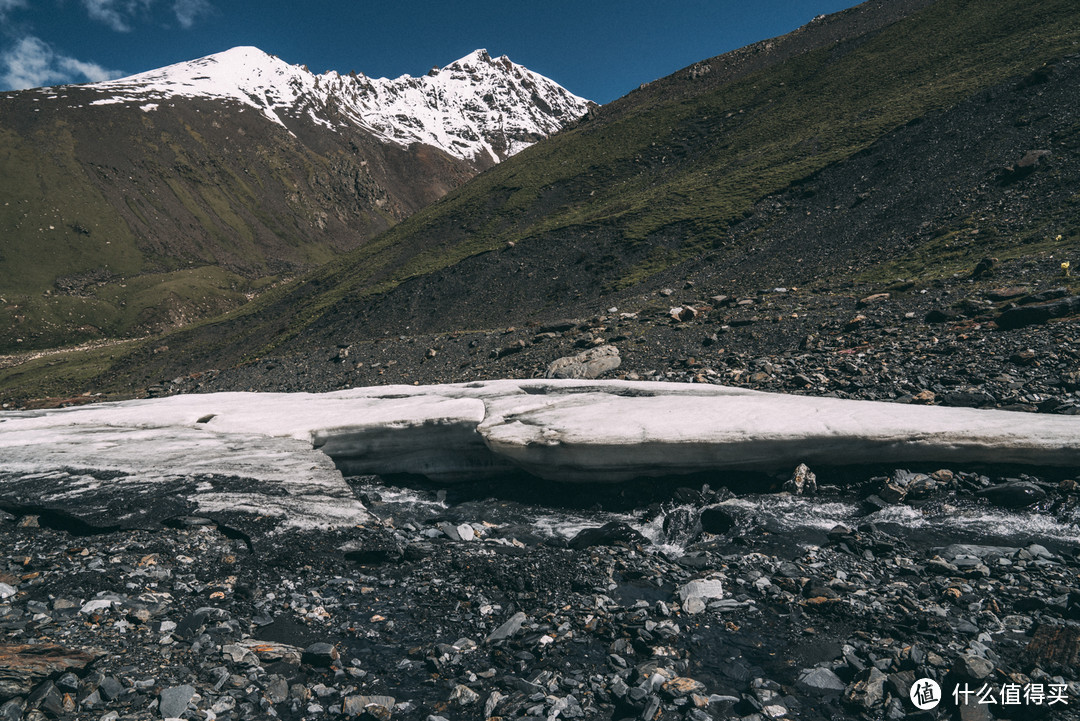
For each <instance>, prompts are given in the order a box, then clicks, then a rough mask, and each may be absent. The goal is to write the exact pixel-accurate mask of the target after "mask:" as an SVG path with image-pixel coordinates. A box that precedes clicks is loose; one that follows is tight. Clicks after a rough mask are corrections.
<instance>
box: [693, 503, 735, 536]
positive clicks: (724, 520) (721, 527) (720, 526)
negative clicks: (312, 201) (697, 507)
mask: <svg viewBox="0 0 1080 721" xmlns="http://www.w3.org/2000/svg"><path fill="white" fill-rule="evenodd" d="M699 520H700V521H701V528H702V530H704V531H707V532H709V533H716V534H723V533H727V532H728V531H730V530H731V529H732V528H734V527H735V524H736V520H737V519H736V516H735V515H734V514H732V513H731V511H730V510H728V509H727V508H725V507H724V506H722V505H715V506H708V507H706V508H704V509H702V511H701V515H700V516H699Z"/></svg>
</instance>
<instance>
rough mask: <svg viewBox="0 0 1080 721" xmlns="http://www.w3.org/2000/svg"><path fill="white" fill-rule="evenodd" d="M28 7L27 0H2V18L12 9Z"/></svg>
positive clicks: (0, 16) (0, 11) (0, 2)
mask: <svg viewBox="0 0 1080 721" xmlns="http://www.w3.org/2000/svg"><path fill="white" fill-rule="evenodd" d="M24 7H26V0H0V20H2V19H3V18H4V16H5V15H7V14H8V13H9V12H11V11H12V10H18V9H19V8H24Z"/></svg>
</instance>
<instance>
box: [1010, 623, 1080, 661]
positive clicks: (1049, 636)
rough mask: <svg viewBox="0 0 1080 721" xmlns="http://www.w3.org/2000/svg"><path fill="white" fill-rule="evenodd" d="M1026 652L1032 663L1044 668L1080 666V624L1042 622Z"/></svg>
mask: <svg viewBox="0 0 1080 721" xmlns="http://www.w3.org/2000/svg"><path fill="white" fill-rule="evenodd" d="M1024 654H1025V656H1026V657H1027V659H1028V660H1029V661H1030V662H1031V663H1033V664H1036V665H1038V666H1040V667H1042V668H1044V669H1068V670H1074V669H1076V668H1078V667H1080V625H1077V624H1075V623H1069V624H1064V625H1060V626H1058V625H1050V624H1040V625H1039V626H1038V628H1036V629H1035V633H1034V634H1033V636H1032V638H1031V642H1030V643H1028V645H1027V648H1026V649H1024Z"/></svg>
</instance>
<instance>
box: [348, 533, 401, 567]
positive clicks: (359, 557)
mask: <svg viewBox="0 0 1080 721" xmlns="http://www.w3.org/2000/svg"><path fill="white" fill-rule="evenodd" d="M338 550H340V551H341V552H342V553H343V554H345V558H347V559H349V560H350V561H356V562H357V563H372V564H377V563H390V562H395V561H399V560H401V557H402V555H403V554H404V549H403V548H402V546H401V544H400V543H399V542H398V541H397V540H396V539H394V538H393V537H390V536H374V537H370V536H369V537H365V538H364V539H363V540H354V541H349V542H348V543H345V544H342V545H341V546H339V548H338Z"/></svg>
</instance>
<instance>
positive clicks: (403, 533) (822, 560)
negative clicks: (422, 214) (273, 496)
mask: <svg viewBox="0 0 1080 721" xmlns="http://www.w3.org/2000/svg"><path fill="white" fill-rule="evenodd" d="M348 480H349V485H350V487H351V488H352V490H353V492H354V494H355V496H356V498H357V500H360V501H362V502H363V503H364V504H365V506H366V507H367V508H368V510H369V511H370V512H371V513H372V515H373V518H372V519H371V520H370V521H368V522H365V523H363V524H361V525H357V526H356V527H353V528H349V529H348V530H338V531H303V530H296V529H288V528H285V527H284V526H282V527H279V528H277V529H271V528H264V529H263V532H260V533H252V532H246V533H241V532H238V530H237V529H234V528H230V527H229V526H226V525H219V524H218V523H215V522H214V521H212V520H210V519H204V518H195V517H175V518H171V519H167V520H166V521H165V522H164V523H163V524H162V525H160V526H157V525H147V527H146V528H142V529H131V530H104V529H101V528H96V527H95V526H94V525H93V524H86V523H76V522H73V521H72V519H71V518H70V517H68V516H65V515H64V514H62V513H57V512H55V511H50V512H42V511H41V510H40V509H37V510H35V509H33V508H12V507H11V506H9V510H10V511H12V513H4V514H3V515H2V518H0V548H2V549H3V551H2V556H0V629H3V640H2V642H0V697H2V698H0V719H5V721H6V720H8V719H53V718H58V719H76V718H78V719H154V718H185V719H215V718H216V719H268V718H283V719H337V718H341V719H346V718H368V719H371V718H376V719H424V720H427V721H433V720H437V719H439V718H442V719H450V720H451V721H453V720H455V719H482V718H491V717H499V718H505V719H525V718H528V719H539V718H545V719H555V718H571V719H572V718H582V719H592V718H607V719H624V718H627V719H629V718H636V719H648V720H650V721H651V720H654V719H663V718H669V719H691V720H694V721H697V720H701V721H704V720H705V719H710V718H714V719H721V718H741V719H754V720H755V721H756V720H758V719H772V718H791V719H795V718H799V719H834V718H867V719H900V718H907V717H911V718H924V719H944V718H962V719H990V718H1040V717H1045V718H1080V672H1078V669H1080V663H1078V662H1080V591H1078V590H1077V578H1078V574H1080V541H1078V539H1080V509H1078V501H1080V493H1078V484H1077V482H1076V480H1075V478H1073V477H1072V476H1071V475H1070V473H1069V472H1067V471H1055V472H1052V473H1050V472H1048V473H1045V474H1038V475H1034V474H1033V472H1032V471H1031V470H1030V469H1028V471H1027V474H1024V473H1021V472H1019V471H1017V470H1015V469H1006V468H997V469H952V470H950V469H941V468H925V469H911V470H900V469H847V470H844V471H840V470H832V469H826V468H821V469H818V472H817V473H816V474H814V472H813V471H812V470H811V469H806V468H800V469H796V470H795V472H793V473H792V474H791V475H790V477H788V476H787V474H785V475H783V476H774V477H768V478H762V477H748V476H736V475H731V474H727V475H720V474H713V475H711V476H710V477H708V478H703V477H702V478H692V479H682V480H681V481H679V482H670V483H668V482H650V483H636V482H634V483H627V484H621V485H618V486H611V485H604V486H599V487H597V486H590V485H574V486H569V487H564V486H560V485H558V484H550V483H537V482H536V481H535V480H532V481H531V482H525V481H526V479H521V478H519V479H516V482H510V481H514V480H515V479H501V480H500V481H499V482H497V483H495V482H488V483H465V484H457V485H454V486H450V487H436V486H432V485H428V484H426V483H420V482H417V481H415V480H414V481H409V480H408V479H402V478H390V479H384V478H380V477H375V476H367V477H357V478H350V479H348ZM927 678H928V679H931V680H934V681H936V682H937V683H938V684H940V687H941V689H942V691H941V695H942V696H943V697H944V699H943V700H942V702H941V703H940V704H939V705H938V706H937V707H936V708H934V709H932V710H926V711H918V710H917V709H916V708H915V706H914V705H913V703H912V700H911V688H912V686H913V685H916V684H917V682H919V681H920V680H921V679H927ZM954 688H955V689H958V691H963V690H968V691H970V692H971V694H969V696H968V701H969V703H968V704H966V705H964V706H963V708H961V709H959V710H958V709H957V708H956V704H955V703H954V700H953V698H952V695H951V694H952V689H954ZM976 692H981V693H982V694H983V696H982V697H981V698H982V700H983V701H986V700H996V703H994V704H989V703H982V702H979V701H980V697H978V696H976V695H975V694H976ZM1040 694H1041V695H1040ZM959 698H960V700H961V701H963V699H964V696H963V694H962V693H961V695H960V696H959Z"/></svg>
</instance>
